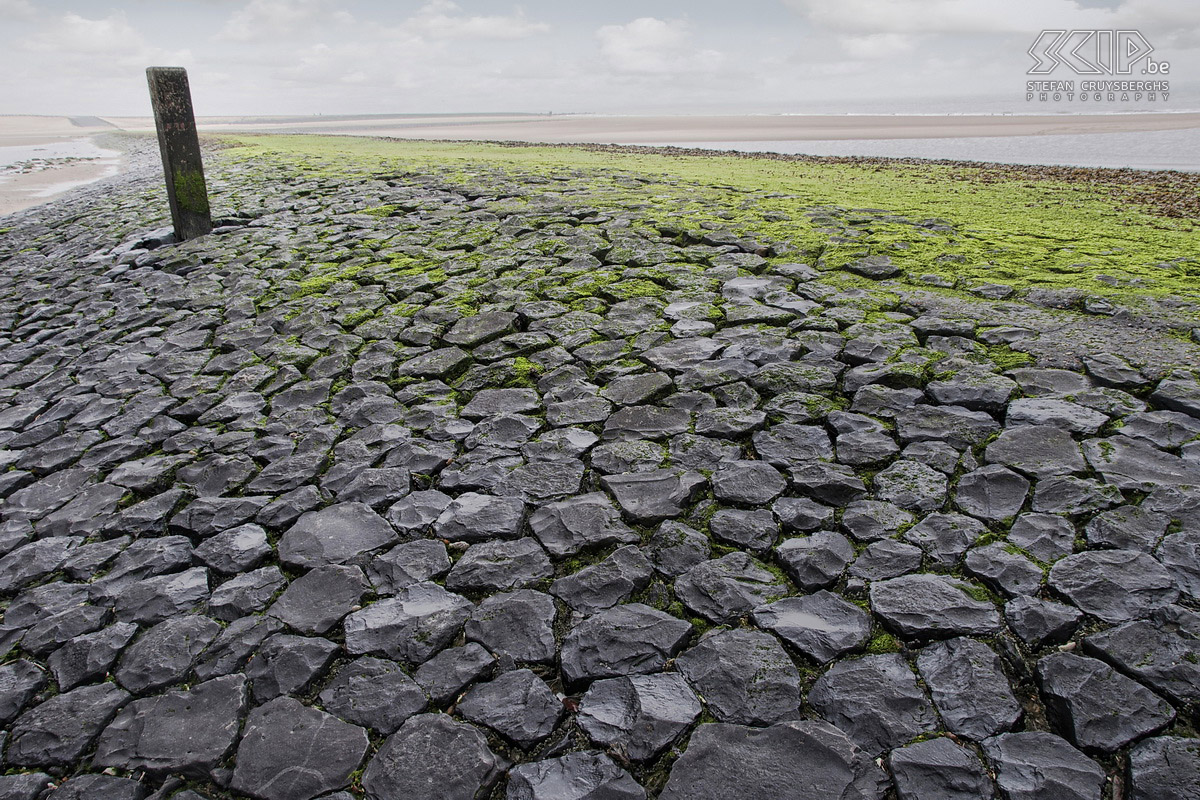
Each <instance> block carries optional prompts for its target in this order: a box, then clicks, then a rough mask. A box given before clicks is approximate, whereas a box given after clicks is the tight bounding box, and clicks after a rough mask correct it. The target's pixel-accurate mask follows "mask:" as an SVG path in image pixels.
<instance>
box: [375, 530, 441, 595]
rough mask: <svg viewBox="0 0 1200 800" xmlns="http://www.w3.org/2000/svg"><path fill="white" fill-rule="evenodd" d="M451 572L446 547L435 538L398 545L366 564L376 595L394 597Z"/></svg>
mask: <svg viewBox="0 0 1200 800" xmlns="http://www.w3.org/2000/svg"><path fill="white" fill-rule="evenodd" d="M449 571H450V556H449V554H448V553H447V552H446V545H445V544H443V543H442V542H440V541H437V540H436V539H418V540H416V541H414V542H405V543H404V544H398V545H396V546H395V547H393V548H392V549H391V550H388V551H387V552H386V553H383V554H382V555H378V556H376V557H375V558H373V559H371V561H370V562H369V563H368V564H367V577H368V578H370V580H371V584H372V586H374V588H375V594H378V595H389V594H395V593H396V592H398V591H399V590H401V589H403V588H405V587H407V586H412V585H413V584H414V583H421V582H422V581H429V580H435V579H437V578H440V577H442V576H443V575H445V574H446V573H447V572H449Z"/></svg>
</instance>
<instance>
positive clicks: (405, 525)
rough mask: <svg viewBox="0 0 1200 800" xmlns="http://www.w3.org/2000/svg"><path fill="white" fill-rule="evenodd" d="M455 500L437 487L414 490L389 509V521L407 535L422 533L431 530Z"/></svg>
mask: <svg viewBox="0 0 1200 800" xmlns="http://www.w3.org/2000/svg"><path fill="white" fill-rule="evenodd" d="M453 500H454V498H452V497H451V496H450V495H448V494H444V493H442V492H439V491H438V490H437V489H426V490H424V491H418V492H413V493H412V494H409V495H407V496H405V497H402V498H400V499H399V500H397V501H396V502H395V503H394V504H393V505H392V507H391V508H389V509H388V511H387V521H388V522H390V523H391V524H392V526H393V527H394V528H395V529H396V530H398V531H400V533H401V534H403V535H405V536H408V537H411V536H416V535H420V534H422V533H424V532H425V531H427V530H429V528H430V526H432V525H433V523H434V522H436V521H437V519H438V517H440V516H441V515H442V512H443V511H445V510H446V508H447V507H448V506H449V505H450V503H451V502H453Z"/></svg>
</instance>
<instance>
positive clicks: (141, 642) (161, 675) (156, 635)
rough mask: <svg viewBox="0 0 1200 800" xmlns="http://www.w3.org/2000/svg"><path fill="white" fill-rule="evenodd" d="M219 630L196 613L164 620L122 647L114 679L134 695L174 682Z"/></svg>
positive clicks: (182, 674) (189, 668)
mask: <svg viewBox="0 0 1200 800" xmlns="http://www.w3.org/2000/svg"><path fill="white" fill-rule="evenodd" d="M220 632H221V626H220V625H219V624H217V623H216V622H215V621H213V620H211V619H209V618H208V617H202V616H199V615H197V614H191V615H187V616H179V617H172V618H170V619H167V620H164V621H162V622H160V623H158V624H157V625H155V626H154V627H153V628H151V629H150V630H148V631H146V632H145V633H144V634H142V636H141V637H139V638H138V640H137V641H136V642H134V643H133V644H132V645H130V646H129V647H128V648H126V649H125V652H124V653H123V654H122V656H121V664H120V666H119V667H118V668H117V670H116V679H117V682H118V683H120V684H121V685H122V686H124V687H125V688H126V689H128V690H129V691H131V692H134V693H135V694H143V693H146V692H149V691H152V690H155V689H161V688H163V687H164V686H168V685H170V684H172V683H175V682H177V681H179V680H180V679H182V678H183V677H184V676H185V675H186V674H187V673H188V672H189V671H190V670H191V668H192V666H193V665H194V664H195V663H196V661H197V660H198V659H199V658H200V654H201V653H202V652H204V648H206V647H207V646H208V644H209V642H211V641H212V640H213V639H214V638H216V636H217V634H218V633H220Z"/></svg>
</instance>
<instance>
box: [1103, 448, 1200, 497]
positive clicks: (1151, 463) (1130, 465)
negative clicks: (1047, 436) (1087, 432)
mask: <svg viewBox="0 0 1200 800" xmlns="http://www.w3.org/2000/svg"><path fill="white" fill-rule="evenodd" d="M1083 455H1084V457H1085V458H1087V460H1088V463H1089V464H1091V465H1092V467H1093V468H1094V469H1095V470H1096V471H1097V472H1099V473H1100V474H1101V475H1103V476H1104V480H1105V481H1107V482H1108V483H1111V484H1114V485H1115V486H1117V487H1119V488H1121V489H1130V490H1134V491H1142V492H1149V491H1152V490H1154V489H1157V488H1159V487H1160V486H1200V465H1197V464H1193V463H1189V462H1187V461H1184V460H1183V459H1181V458H1180V457H1179V456H1173V455H1171V454H1170V453H1164V452H1163V451H1162V450H1159V449H1157V448H1155V447H1153V446H1151V445H1149V444H1146V443H1145V442H1141V441H1139V440H1137V439H1133V438H1130V437H1128V436H1110V437H1108V438H1107V439H1089V440H1088V441H1086V442H1084V443H1083Z"/></svg>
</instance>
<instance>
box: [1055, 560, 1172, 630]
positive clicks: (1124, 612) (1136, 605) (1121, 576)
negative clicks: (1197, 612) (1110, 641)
mask: <svg viewBox="0 0 1200 800" xmlns="http://www.w3.org/2000/svg"><path fill="white" fill-rule="evenodd" d="M1049 585H1050V588H1051V589H1053V590H1054V591H1056V592H1058V593H1059V594H1060V595H1062V596H1063V597H1065V598H1067V599H1068V600H1070V601H1071V602H1072V603H1074V604H1075V605H1076V606H1078V608H1079V609H1080V610H1081V611H1083V612H1085V613H1088V614H1091V615H1093V616H1095V617H1099V618H1100V619H1102V620H1104V621H1105V622H1108V623H1111V624H1117V623H1121V622H1128V621H1129V620H1132V619H1139V618H1142V617H1147V616H1149V615H1150V613H1151V612H1153V611H1154V610H1155V609H1158V608H1162V607H1163V606H1165V605H1167V604H1169V603H1173V602H1175V600H1176V599H1177V598H1178V597H1179V589H1178V588H1177V587H1176V585H1175V579H1174V578H1172V577H1171V573H1169V572H1168V571H1167V569H1166V568H1165V567H1164V566H1162V564H1160V563H1159V562H1157V561H1155V560H1154V558H1152V557H1151V556H1149V555H1147V554H1146V553H1140V552H1136V551H1133V550H1101V551H1091V552H1086V553H1077V554H1075V555H1073V556H1068V557H1066V558H1064V559H1062V560H1061V561H1059V562H1058V563H1057V564H1055V565H1054V568H1053V569H1051V570H1050V580H1049Z"/></svg>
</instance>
